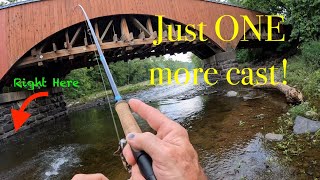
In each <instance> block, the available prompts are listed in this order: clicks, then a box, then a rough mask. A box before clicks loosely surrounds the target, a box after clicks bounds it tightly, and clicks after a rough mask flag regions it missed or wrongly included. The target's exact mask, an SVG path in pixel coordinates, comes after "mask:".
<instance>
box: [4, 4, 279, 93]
mask: <svg viewBox="0 0 320 180" xmlns="http://www.w3.org/2000/svg"><path fill="white" fill-rule="evenodd" d="M78 4H81V5H82V6H83V7H84V8H85V9H86V11H87V13H88V15H89V17H90V18H91V19H92V23H93V25H94V28H95V31H96V34H97V36H98V37H99V40H100V44H101V46H102V48H103V50H104V53H105V55H106V57H107V60H108V61H109V62H110V61H117V60H128V59H133V58H144V57H148V56H152V55H155V56H159V55H163V54H174V53H178V52H188V51H191V52H193V53H194V54H196V55H197V56H198V57H200V58H202V59H208V58H209V59H210V57H212V56H213V55H215V54H217V53H220V52H224V51H226V50H227V49H228V48H231V49H235V48H236V47H237V46H238V45H239V42H240V40H241V39H242V37H243V35H244V33H247V34H248V39H250V40H251V41H250V42H249V43H247V42H240V44H241V43H243V44H242V45H241V46H243V47H246V46H249V45H250V44H251V45H252V43H254V42H256V37H255V36H254V35H252V34H253V33H252V31H249V26H246V28H245V29H244V22H243V21H244V20H243V19H242V18H241V16H240V15H247V16H248V17H249V18H250V19H251V21H252V22H253V24H254V25H258V18H257V17H256V15H260V14H262V13H261V12H256V11H252V10H248V9H244V8H240V7H235V6H231V5H226V4H219V3H213V2H209V1H204V0H145V1H142V0H41V1H40V0H33V1H25V2H24V3H20V4H13V5H12V6H8V7H3V8H1V9H0V30H1V31H0V79H1V80H0V88H1V89H2V88H3V87H4V86H5V85H6V86H10V84H12V78H13V77H17V76H20V77H32V76H47V77H64V76H65V75H66V74H68V73H69V72H70V70H72V69H76V68H80V67H89V66H92V65H95V64H96V62H95V59H94V57H93V53H94V51H95V50H96V48H95V46H94V45H93V43H92V41H91V39H90V34H89V33H88V31H87V27H86V24H85V22H84V17H83V14H82V13H81V11H80V9H78V8H76V7H77V5H78ZM226 14H228V15H231V16H233V17H235V18H236V19H237V21H238V23H239V33H238V36H237V37H236V38H235V40H233V41H231V42H230V43H227V42H224V41H222V40H220V39H219V38H218V37H217V35H216V33H215V29H214V27H215V23H216V21H217V19H218V18H219V17H221V16H223V15H226ZM155 15H164V16H165V18H166V19H165V20H164V24H165V25H170V24H180V25H182V26H186V25H187V24H199V23H200V22H204V23H205V24H206V25H207V26H206V28H205V30H204V34H205V36H206V38H208V39H209V40H208V41H207V42H200V41H199V40H198V39H197V40H196V41H194V42H169V41H167V40H166V38H167V30H166V29H164V33H163V34H164V35H163V38H164V39H165V42H164V43H162V44H161V45H159V46H154V45H152V41H153V40H154V39H155V38H157V29H158V24H157V17H156V16H155ZM262 23H266V19H265V18H263V20H262ZM274 23H278V22H274ZM262 27H263V28H262V39H266V36H267V32H266V28H265V26H262ZM233 30H234V25H233V22H232V20H231V19H230V18H225V19H224V20H223V21H222V22H221V34H222V36H223V37H225V38H226V39H228V38H230V37H232V35H233ZM183 33H185V32H183ZM277 33H278V32H277ZM281 33H283V32H281ZM281 33H280V34H274V36H277V35H278V37H282V35H281ZM262 44H265V43H261V42H260V43H258V45H262ZM209 62H211V61H210V60H209ZM1 89H0V90H1Z"/></svg>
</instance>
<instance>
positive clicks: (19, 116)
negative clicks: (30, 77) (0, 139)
mask: <svg viewBox="0 0 320 180" xmlns="http://www.w3.org/2000/svg"><path fill="white" fill-rule="evenodd" d="M48 96H49V93H48V92H39V93H36V94H33V95H32V96H30V97H28V99H26V100H25V101H24V102H23V104H22V106H21V108H20V109H19V110H15V109H11V114H12V121H13V124H14V130H15V131H16V132H17V131H18V130H19V129H20V128H21V126H22V125H23V124H24V123H25V122H26V121H27V120H28V119H29V117H30V116H31V114H29V113H27V112H24V110H25V109H26V108H27V106H28V105H29V104H30V103H31V101H33V100H34V99H37V98H39V97H48Z"/></svg>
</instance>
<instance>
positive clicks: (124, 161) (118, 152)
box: [113, 139, 131, 174]
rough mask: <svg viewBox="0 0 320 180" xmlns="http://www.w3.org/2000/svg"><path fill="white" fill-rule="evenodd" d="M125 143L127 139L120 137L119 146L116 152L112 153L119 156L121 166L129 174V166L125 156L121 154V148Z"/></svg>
mask: <svg viewBox="0 0 320 180" xmlns="http://www.w3.org/2000/svg"><path fill="white" fill-rule="evenodd" d="M126 145H127V141H126V140H125V139H121V140H120V142H119V147H118V150H117V151H116V152H114V153H113V155H114V156H120V158H121V161H122V164H123V167H124V169H125V170H126V171H128V172H129V173H130V174H131V166H130V165H129V163H128V162H127V160H126V158H125V157H124V155H123V149H124V147H125V146H126Z"/></svg>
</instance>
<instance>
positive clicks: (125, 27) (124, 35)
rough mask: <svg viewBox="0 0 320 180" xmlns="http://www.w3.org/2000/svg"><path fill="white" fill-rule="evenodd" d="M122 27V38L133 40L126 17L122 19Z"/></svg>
mask: <svg viewBox="0 0 320 180" xmlns="http://www.w3.org/2000/svg"><path fill="white" fill-rule="evenodd" d="M120 26H121V27H120V28H121V39H122V40H124V41H131V40H132V37H131V36H130V32H129V27H128V24H127V20H126V19H125V18H122V19H121V23H120Z"/></svg>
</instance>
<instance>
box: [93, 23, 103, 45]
mask: <svg viewBox="0 0 320 180" xmlns="http://www.w3.org/2000/svg"><path fill="white" fill-rule="evenodd" d="M94 31H95V33H96V36H97V38H98V41H99V43H100V44H101V43H102V41H101V39H100V33H99V25H98V22H96V23H94Z"/></svg>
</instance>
